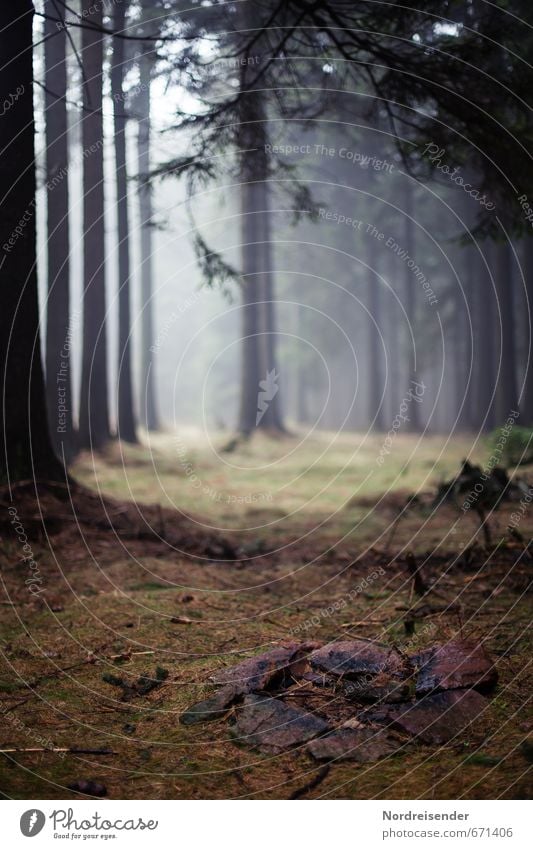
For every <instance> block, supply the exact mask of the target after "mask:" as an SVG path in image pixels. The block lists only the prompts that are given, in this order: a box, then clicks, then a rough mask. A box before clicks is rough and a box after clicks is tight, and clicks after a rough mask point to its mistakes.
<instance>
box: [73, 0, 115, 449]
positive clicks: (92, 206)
mask: <svg viewBox="0 0 533 849" xmlns="http://www.w3.org/2000/svg"><path fill="white" fill-rule="evenodd" d="M82 10H83V11H82V14H83V16H84V20H85V23H86V26H84V27H83V28H82V61H83V68H84V72H85V112H84V114H83V118H82V145H83V153H82V156H83V346H82V369H81V396H80V421H79V442H80V445H81V446H82V447H83V448H93V449H98V448H101V447H102V446H103V445H104V444H105V443H106V442H107V441H108V439H109V437H110V430H109V410H108V396H107V337H106V291H105V246H104V238H105V232H104V151H103V138H104V135H103V119H102V62H103V37H102V33H101V32H99V31H98V29H95V28H94V27H97V28H101V27H102V6H101V5H100V4H98V3H92V2H90V0H84V2H83V4H82ZM87 24H88V25H87ZM91 24H92V25H93V26H91Z"/></svg>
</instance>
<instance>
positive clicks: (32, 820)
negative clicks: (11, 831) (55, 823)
mask: <svg viewBox="0 0 533 849" xmlns="http://www.w3.org/2000/svg"><path fill="white" fill-rule="evenodd" d="M45 822H46V817H45V815H44V814H43V812H42V811H39V810H37V809H36V808H32V809H31V810H29V811H24V813H23V814H22V816H21V818H20V830H21V832H22V833H23V835H24V837H35V835H36V834H39V832H40V831H42V830H43V827H44V824H45Z"/></svg>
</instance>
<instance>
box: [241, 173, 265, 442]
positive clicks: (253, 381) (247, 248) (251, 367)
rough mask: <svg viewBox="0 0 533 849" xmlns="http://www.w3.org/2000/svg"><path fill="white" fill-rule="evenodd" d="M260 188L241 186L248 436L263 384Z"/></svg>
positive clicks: (245, 424)
mask: <svg viewBox="0 0 533 849" xmlns="http://www.w3.org/2000/svg"><path fill="white" fill-rule="evenodd" d="M256 190H257V186H256V185H254V184H253V183H247V182H246V181H243V183H242V185H241V238H242V249H241V260H242V272H243V279H242V284H241V290H242V310H241V315H242V318H241V321H242V325H241V326H242V342H241V396H240V411H239V431H240V432H241V433H242V434H244V435H246V436H248V435H250V434H251V433H252V431H253V430H254V428H255V423H256V416H257V393H258V390H259V380H261V365H260V355H259V341H258V340H259V333H260V328H259V309H258V305H257V277H256V276H255V275H254V274H253V270H252V269H254V268H255V252H256V250H257V246H256V244H255V243H256V238H257V234H256V228H257V216H256V215H254V214H253V213H251V212H250V207H251V206H253V202H254V194H255V192H256Z"/></svg>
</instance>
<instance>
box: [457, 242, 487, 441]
mask: <svg viewBox="0 0 533 849" xmlns="http://www.w3.org/2000/svg"><path fill="white" fill-rule="evenodd" d="M476 252H477V248H476V247H475V245H466V246H465V247H463V248H462V260H463V265H462V268H463V277H464V283H463V289H464V293H465V300H463V298H462V297H460V298H458V299H457V300H456V306H457V308H458V309H459V310H462V312H463V321H461V322H459V324H460V328H461V332H462V333H463V334H464V337H465V338H464V339H463V354H464V363H463V365H462V372H461V373H462V375H463V379H464V408H463V412H462V414H461V416H460V422H459V424H460V425H461V426H463V427H464V428H465V429H467V430H475V429H476V428H477V426H478V424H479V421H478V418H479V411H478V409H477V400H476V391H477V385H478V380H479V370H480V363H479V351H478V346H479V338H480V332H481V328H480V326H479V314H478V300H479V299H478V297H477V290H478V281H477V276H476V275H477V274H478V273H479V263H477V264H476ZM456 367H457V368H459V369H461V364H460V363H457V364H456ZM458 400H459V398H458Z"/></svg>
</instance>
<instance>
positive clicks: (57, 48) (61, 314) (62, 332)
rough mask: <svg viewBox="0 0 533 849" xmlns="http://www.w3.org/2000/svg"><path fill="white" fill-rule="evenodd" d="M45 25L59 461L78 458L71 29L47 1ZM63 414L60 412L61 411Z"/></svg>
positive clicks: (53, 396) (52, 366)
mask: <svg viewBox="0 0 533 849" xmlns="http://www.w3.org/2000/svg"><path fill="white" fill-rule="evenodd" d="M45 10H46V13H47V14H48V15H49V18H48V19H47V20H46V21H45V39H46V40H45V44H44V57H45V111H46V114H45V136H46V209H47V221H46V247H47V278H48V286H47V289H48V294H47V299H46V395H47V402H48V417H49V425H50V435H51V437H52V441H53V443H54V448H55V451H56V453H57V455H58V456H59V458H60V459H61V458H63V457H64V459H65V460H66V461H67V462H68V461H69V460H71V459H72V457H73V456H74V453H75V441H76V435H75V432H74V425H73V419H72V399H73V392H72V374H71V364H70V349H71V344H70V342H71V337H72V329H71V328H70V315H69V311H70V290H69V287H70V275H69V267H70V263H69V260H70V246H69V189H68V167H69V166H68V119H67V103H66V97H67V63H66V43H67V32H66V28H65V27H62V26H59V27H58V26H57V22H56V21H55V20H54V18H57V4H56V3H55V2H54V0H47V2H46V5H45ZM59 408H60V409H59Z"/></svg>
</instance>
